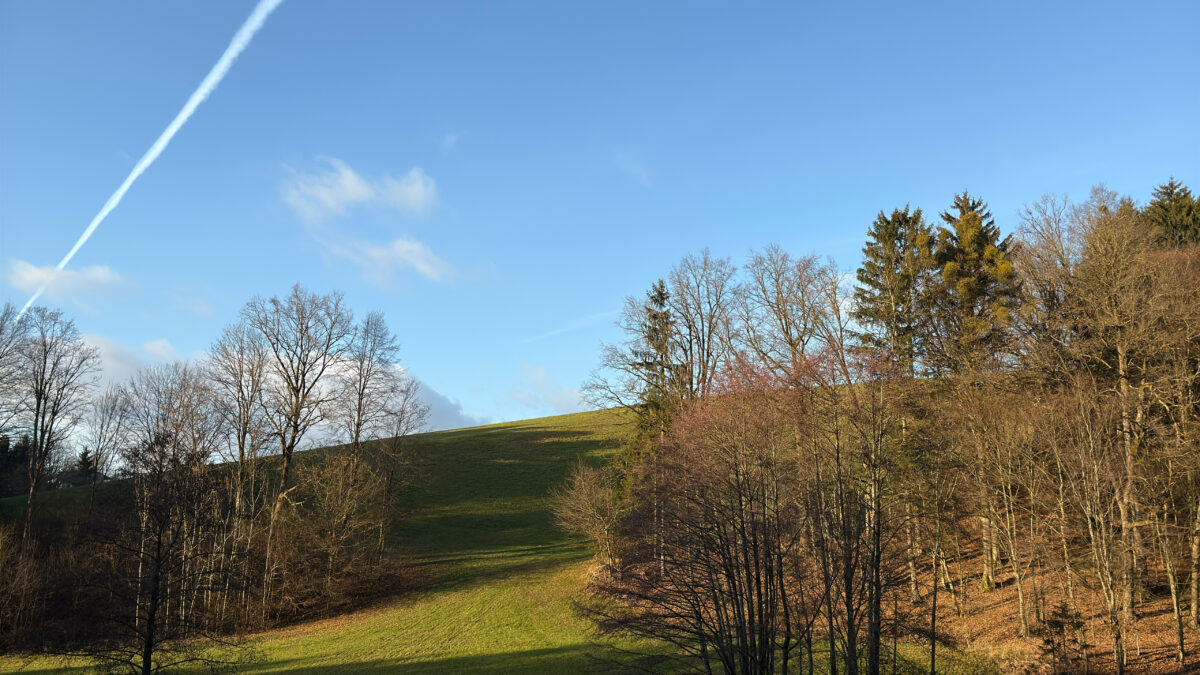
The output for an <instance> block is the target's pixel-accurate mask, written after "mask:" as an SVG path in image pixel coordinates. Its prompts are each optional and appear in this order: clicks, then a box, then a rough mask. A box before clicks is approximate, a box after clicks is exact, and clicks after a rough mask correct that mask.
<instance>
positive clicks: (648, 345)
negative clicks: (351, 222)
mask: <svg viewBox="0 0 1200 675" xmlns="http://www.w3.org/2000/svg"><path fill="white" fill-rule="evenodd" d="M670 299H671V296H670V293H668V291H667V287H666V284H665V283H664V282H663V280H662V279H659V280H658V281H656V282H654V285H652V286H651V287H650V290H649V291H647V292H646V301H645V302H644V303H643V304H642V317H641V320H642V323H641V326H639V330H640V332H641V338H642V339H641V340H640V341H639V344H640V347H639V348H637V349H635V350H634V353H633V361H634V363H635V364H636V367H637V368H638V369H639V370H641V371H642V376H641V378H640V379H641V380H642V382H643V384H644V389H643V391H642V392H641V401H640V402H641V404H642V408H643V413H644V414H643V415H642V416H641V422H642V427H643V431H644V432H646V433H648V434H655V433H660V432H661V431H662V430H663V429H665V428H666V426H667V425H668V424H669V422H670V419H671V417H672V416H673V415H674V413H675V411H677V410H678V408H679V403H680V392H679V388H678V387H677V386H676V382H677V379H678V378H677V377H676V375H677V373H678V368H677V366H676V365H675V363H674V361H673V360H672V358H671V354H672V340H673V339H674V336H675V319H674V317H673V316H672V315H671V309H670V307H669V305H668V302H669V301H670Z"/></svg>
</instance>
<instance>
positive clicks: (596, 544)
mask: <svg viewBox="0 0 1200 675" xmlns="http://www.w3.org/2000/svg"><path fill="white" fill-rule="evenodd" d="M550 505H551V509H552V510H553V512H554V517H555V519H556V520H557V521H558V526H559V527H561V528H562V529H564V530H566V531H567V532H570V533H571V534H576V535H579V536H582V537H585V538H587V539H588V540H589V541H590V542H591V544H592V547H593V548H594V549H595V552H596V559H597V561H598V562H599V563H600V566H601V568H602V569H603V570H604V571H605V572H612V571H615V570H616V569H617V567H618V562H617V546H618V543H619V542H618V535H619V534H620V528H621V522H622V520H623V519H624V518H625V515H626V507H625V504H624V502H623V500H622V499H621V474H620V472H619V471H617V470H616V468H615V467H611V466H604V467H594V466H589V465H588V464H587V463H585V462H580V463H578V464H576V465H575V468H574V469H572V471H571V475H570V476H568V477H567V481H566V483H564V484H562V485H560V486H558V487H556V488H554V489H553V490H551V492H550Z"/></svg>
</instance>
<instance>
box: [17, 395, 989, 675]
mask: <svg viewBox="0 0 1200 675" xmlns="http://www.w3.org/2000/svg"><path fill="white" fill-rule="evenodd" d="M623 420H624V418H623V417H622V416H621V415H620V414H619V413H616V412H612V411H600V412H590V413H579V414H574V415H563V416H559V417H549V418H543V419H534V420H526V421H522V422H512V423H507V424H500V425H494V426H486V427H477V428H473V429H463V430H457V431H445V432H438V433H432V434H425V435H423V436H421V437H419V438H418V439H417V440H418V444H419V450H418V453H419V461H418V463H417V465H418V466H417V471H418V480H417V481H416V487H415V488H414V489H413V490H412V491H411V493H410V495H409V497H408V499H407V503H406V508H405V513H404V514H403V515H402V517H401V519H400V521H399V523H400V524H399V526H398V528H397V530H396V533H395V534H396V536H395V545H396V547H397V548H398V549H401V550H403V551H405V552H406V554H407V555H408V556H410V558H411V562H410V563H409V564H410V565H411V566H412V569H414V570H415V571H417V572H418V573H419V574H420V575H421V576H422V577H425V578H428V579H429V580H430V581H429V583H428V584H426V585H423V586H422V590H421V591H419V592H418V593H416V594H413V595H410V596H408V597H403V598H391V599H388V598H383V599H381V601H380V602H379V603H378V606H377V607H374V608H370V609H365V610H360V611H358V612H355V613H351V614H347V615H343V616H339V617H336V618H333V619H327V620H321V621H315V622H310V623H305V624H299V625H296V626H292V627H288V628H284V629H280V630H275V631H271V632H268V633H265V634H262V635H259V636H255V637H254V638H253V639H252V640H251V644H252V645H253V649H254V650H255V652H256V653H257V657H258V658H257V659H256V660H255V661H254V662H253V663H252V664H249V665H247V666H246V667H245V668H244V669H241V670H240V672H248V673H284V672H287V673H363V672H368V673H369V672H389V673H577V672H604V671H613V670H626V669H629V667H630V666H633V665H635V663H634V657H631V656H629V655H628V654H627V653H625V650H627V649H630V648H635V649H637V650H638V651H643V652H649V653H653V652H654V651H656V649H655V646H654V645H647V644H631V643H620V644H613V643H608V642H604V641H601V640H599V639H598V638H597V637H596V636H595V635H594V634H593V633H592V631H591V630H590V629H589V626H588V624H587V622H586V621H585V620H583V619H581V618H579V617H578V616H576V615H575V613H574V610H573V607H572V603H573V602H574V601H575V600H576V599H578V598H579V597H580V594H581V593H582V592H583V584H584V577H585V573H586V567H587V562H588V559H589V553H588V551H587V550H586V548H585V547H584V546H583V544H582V542H580V541H578V540H576V539H573V538H571V537H569V536H567V535H565V534H563V533H562V532H561V531H559V530H558V529H557V528H555V527H554V524H553V521H552V517H551V515H550V513H549V512H548V509H547V503H546V494H547V491H548V490H549V489H550V487H551V486H553V485H555V484H557V483H559V482H560V481H562V480H563V478H564V477H565V476H566V474H567V472H568V471H569V469H570V467H571V466H572V464H573V463H575V462H576V461H579V459H580V458H587V459H588V460H589V461H595V462H601V461H605V460H606V459H608V458H609V457H611V455H612V454H613V453H615V452H616V450H617V448H618V446H619V444H620V438H621V436H622V434H623V433H624V432H623V425H622V421H623ZM947 651H949V650H947ZM911 654H912V657H913V658H914V661H915V660H917V659H919V658H920V656H921V652H920V650H918V649H913V650H911ZM945 657H946V660H945V661H944V663H945V665H946V666H947V668H946V670H947V671H948V672H963V673H967V672H981V668H983V669H984V670H988V669H987V668H986V666H981V665H980V664H979V663H978V662H973V661H972V660H969V659H965V658H964V657H963V655H953V654H949V653H947V654H946V655H945ZM651 658H653V657H651ZM639 661H640V660H639ZM651 663H652V662H651V661H640V662H639V663H637V664H636V665H641V666H649V665H651ZM907 665H909V666H910V667H915V666H916V663H912V664H907ZM22 666H23V672H29V673H47V672H69V671H73V672H86V668H83V667H79V666H76V667H74V668H72V667H70V666H69V665H67V664H57V663H52V662H47V661H46V660H36V661H33V662H22V661H20V660H17V659H13V658H11V657H10V658H8V659H5V658H3V657H0V671H5V672H7V671H12V670H15V669H17V668H21V667H22ZM914 670H915V668H914ZM902 672H913V671H912V670H909V669H908V668H905V669H904V670H902Z"/></svg>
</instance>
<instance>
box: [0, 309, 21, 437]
mask: <svg viewBox="0 0 1200 675" xmlns="http://www.w3.org/2000/svg"><path fill="white" fill-rule="evenodd" d="M18 314H19V312H18V311H17V308H16V307H13V306H12V305H11V304H9V303H7V302H6V303H4V306H3V307H0V433H5V432H7V431H8V428H9V425H10V424H11V423H12V422H13V420H14V418H15V417H16V416H17V413H18V412H19V411H20V409H21V406H20V397H19V396H18V395H17V390H18V382H19V381H20V380H19V376H20V374H21V358H20V357H21V353H20V346H21V343H22V342H24V338H25V330H26V325H27V324H25V323H24V322H23V321H18Z"/></svg>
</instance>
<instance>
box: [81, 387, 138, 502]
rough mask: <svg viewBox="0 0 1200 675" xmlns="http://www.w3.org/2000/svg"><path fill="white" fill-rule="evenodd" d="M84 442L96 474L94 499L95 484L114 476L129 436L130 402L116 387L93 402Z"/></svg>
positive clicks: (121, 390)
mask: <svg viewBox="0 0 1200 675" xmlns="http://www.w3.org/2000/svg"><path fill="white" fill-rule="evenodd" d="M84 424H85V431H84V442H85V443H86V444H87V447H89V448H91V451H92V456H93V457H94V458H95V460H94V461H95V467H96V471H95V473H94V474H93V478H92V499H93V500H94V498H95V491H96V489H95V488H96V483H97V482H98V481H99V480H103V479H104V478H105V477H107V476H110V475H112V472H113V470H114V469H115V468H116V462H117V459H118V454H119V452H120V451H121V449H122V448H124V447H125V445H126V443H127V440H128V436H129V399H128V398H127V397H126V395H125V391H124V390H123V389H122V388H121V387H119V386H117V385H111V384H110V385H109V386H108V387H106V388H105V389H104V391H103V392H101V393H100V394H99V395H98V396H96V397H95V399H94V400H93V401H92V403H91V406H90V408H89V409H88V412H87V416H86V420H85V423H84Z"/></svg>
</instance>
